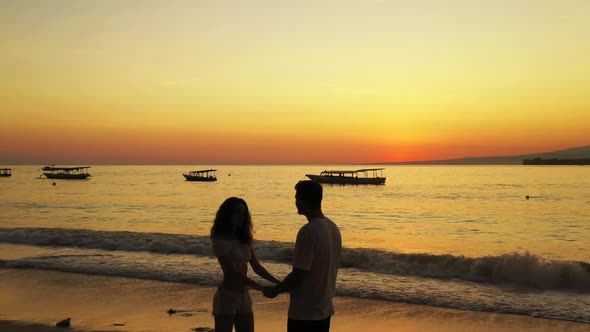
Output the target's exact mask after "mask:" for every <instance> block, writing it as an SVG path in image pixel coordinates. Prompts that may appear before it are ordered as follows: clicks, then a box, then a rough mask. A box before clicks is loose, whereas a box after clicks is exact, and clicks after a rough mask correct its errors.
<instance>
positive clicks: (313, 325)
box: [287, 316, 332, 332]
mask: <svg viewBox="0 0 590 332" xmlns="http://www.w3.org/2000/svg"><path fill="white" fill-rule="evenodd" d="M331 318H332V317H331V316H330V317H328V318H325V319H322V320H297V319H291V318H289V320H288V321H287V332H329V331H330V320H331Z"/></svg>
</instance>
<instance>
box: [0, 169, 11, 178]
mask: <svg viewBox="0 0 590 332" xmlns="http://www.w3.org/2000/svg"><path fill="white" fill-rule="evenodd" d="M0 176H2V177H9V176H12V173H11V169H10V168H0Z"/></svg>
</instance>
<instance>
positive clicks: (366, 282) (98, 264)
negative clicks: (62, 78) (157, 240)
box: [0, 248, 590, 323]
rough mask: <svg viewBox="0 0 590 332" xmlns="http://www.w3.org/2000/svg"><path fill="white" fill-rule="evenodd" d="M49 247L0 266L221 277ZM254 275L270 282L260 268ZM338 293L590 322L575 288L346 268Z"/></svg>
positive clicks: (207, 261) (208, 266) (183, 266)
mask: <svg viewBox="0 0 590 332" xmlns="http://www.w3.org/2000/svg"><path fill="white" fill-rule="evenodd" d="M49 251H50V252H49V253H48V254H47V255H43V254H41V255H37V256H29V257H21V258H18V259H11V260H3V259H0V268H19V269H40V270H55V271H62V272H71V273H82V274H93V275H104V276H118V277H129V278H136V279H148V280H159V281H171V282H185V283H192V284H199V285H207V286H215V285H217V284H218V282H219V280H220V279H221V268H220V267H219V263H218V262H217V260H216V259H215V258H213V257H208V256H189V255H162V254H154V253H148V252H128V251H118V252H105V251H102V250H92V249H77V248H52V249H51V250H49ZM264 265H265V268H266V269H267V270H268V271H269V272H271V273H272V274H273V275H275V276H277V277H279V278H282V277H284V276H285V275H287V273H289V271H290V266H289V265H288V264H283V263H276V262H265V264H264ZM250 277H252V278H254V279H256V280H258V281H259V282H261V283H265V281H263V280H261V279H260V278H259V277H258V276H256V275H255V274H254V273H251V274H250ZM336 293H337V294H338V295H341V296H351V297H359V298H369V299H381V300H386V301H392V302H402V303H414V304H425V305H431V306H439V307H448V308H455V309H464V310H477V311H486V312H498V313H512V314H521V315H528V316H535V317H544V318H553V319H562V320H571V321H577V322H585V323H589V322H590V313H589V312H588V310H587V303H588V301H590V295H589V294H580V293H575V292H553V291H543V292H535V291H527V292H523V291H521V290H519V289H514V288H511V287H497V286H495V285H490V284H482V283H473V282H468V281H463V280H457V279H452V280H443V279H431V278H421V277H415V276H397V275H384V274H378V273H373V272H368V271H362V270H358V269H348V268H343V269H340V272H339V273H338V280H337V289H336Z"/></svg>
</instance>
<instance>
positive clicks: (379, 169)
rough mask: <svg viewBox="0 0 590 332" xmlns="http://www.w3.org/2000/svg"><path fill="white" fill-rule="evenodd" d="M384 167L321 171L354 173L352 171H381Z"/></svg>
mask: <svg viewBox="0 0 590 332" xmlns="http://www.w3.org/2000/svg"><path fill="white" fill-rule="evenodd" d="M384 169H385V168H363V169H357V170H353V171H351V170H348V171H338V170H330V171H328V170H326V171H323V172H322V173H342V174H354V173H358V172H371V171H382V170H384Z"/></svg>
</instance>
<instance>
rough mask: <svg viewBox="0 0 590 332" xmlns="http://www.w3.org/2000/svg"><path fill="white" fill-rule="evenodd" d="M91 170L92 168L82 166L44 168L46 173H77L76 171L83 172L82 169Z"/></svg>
mask: <svg viewBox="0 0 590 332" xmlns="http://www.w3.org/2000/svg"><path fill="white" fill-rule="evenodd" d="M87 168H90V166H81V167H53V166H45V167H43V170H44V171H65V172H69V171H76V170H82V169H87Z"/></svg>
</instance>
